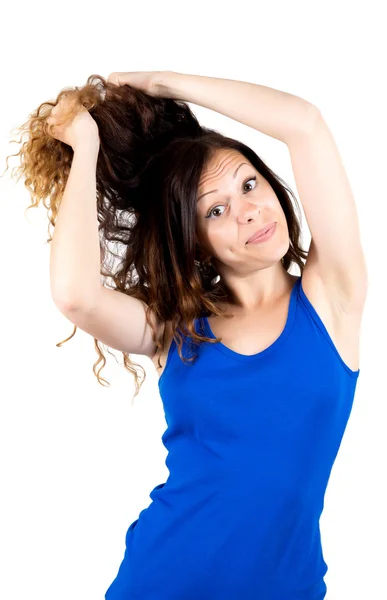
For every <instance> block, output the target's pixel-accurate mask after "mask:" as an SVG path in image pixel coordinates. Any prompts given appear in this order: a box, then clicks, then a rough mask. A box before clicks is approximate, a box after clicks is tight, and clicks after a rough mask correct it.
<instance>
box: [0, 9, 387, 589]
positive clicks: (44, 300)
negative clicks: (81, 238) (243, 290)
mask: <svg viewBox="0 0 387 600" xmlns="http://www.w3.org/2000/svg"><path fill="white" fill-rule="evenodd" d="M2 11H3V14H2V16H1V17H2V18H1V23H2V25H1V36H0V50H1V53H0V56H1V57H2V60H1V80H0V81H1V111H0V144H1V148H0V154H1V155H0V158H1V165H0V170H1V173H3V171H4V169H5V167H6V163H5V157H6V156H7V155H9V154H14V153H16V152H18V150H19V145H18V144H10V141H11V139H15V136H14V135H12V134H11V130H12V129H13V128H14V127H17V126H20V125H21V124H22V123H24V122H25V121H26V120H27V119H28V115H29V114H30V112H32V110H34V109H35V108H37V106H38V105H39V104H40V103H42V102H43V101H48V100H53V99H55V97H56V96H57V94H58V93H59V91H60V90H61V89H63V88H64V87H68V86H75V85H76V86H82V85H84V84H85V83H86V79H87V77H88V76H89V75H91V74H94V73H95V74H101V75H103V76H104V77H107V76H108V75H109V74H110V73H111V72H113V71H157V70H171V71H178V72H181V73H191V74H197V75H206V76H213V77H224V78H227V79H239V80H244V81H250V82H252V83H259V84H263V85H266V86H270V87H274V88H277V89H281V90H284V91H287V92H290V93H293V94H296V95H298V96H301V97H304V98H305V99H307V100H308V101H310V102H312V103H314V104H316V105H317V106H318V107H319V108H320V110H321V111H322V114H323V116H324V118H325V120H326V121H327V123H328V124H329V127H330V129H331V131H332V133H333V134H334V137H335V140H336V143H337V145H338V147H339V150H340V153H341V156H342V159H343V162H344V165H345V168H346V170H347V173H348V176H349V179H350V181H351V185H352V189H353V192H354V195H355V199H356V203H357V208H358V214H359V220H360V226H361V234H362V241H363V247H364V251H365V253H366V259H367V264H368V271H369V282H370V284H369V293H368V298H367V305H366V308H365V311H364V317H363V324H362V335H361V358H360V369H361V372H360V376H359V380H358V385H357V391H356V395H355V400H354V406H353V410H352V414H351V417H350V420H349V423H348V426H347V430H346V432H345V435H344V438H343V441H342V445H341V448H340V451H339V455H338V457H337V459H336V462H335V464H334V467H333V470H332V473H331V478H330V481H329V485H328V489H327V493H326V497H325V509H324V512H323V515H322V518H321V532H322V540H323V549H324V557H325V560H326V562H327V564H328V573H327V574H326V576H325V581H326V583H327V586H328V594H327V599H328V600H347V599H348V600H349V599H351V600H354V599H358V598H359V599H362V600H364V599H365V598H366V599H367V600H371V599H372V600H379V599H380V600H382V599H384V598H387V581H386V576H385V566H386V559H387V551H386V545H385V539H386V536H387V528H386V505H387V497H386V492H385V489H386V464H385V459H384V458H383V457H385V456H386V455H387V452H386V434H385V431H386V418H385V417H386V401H387V392H386V379H385V377H386V360H387V352H386V343H385V341H386V336H387V327H386V282H385V279H386V263H385V261H386V256H385V255H386V240H387V235H386V219H387V210H386V204H387V198H386V186H385V173H386V159H387V155H386V150H385V148H386V137H387V124H386V107H387V103H386V86H385V74H386V64H385V59H384V61H383V60H382V56H386V55H387V47H386V46H387V44H386V35H385V28H386V20H385V17H383V18H382V14H383V13H384V7H383V3H382V2H380V1H376V0H372V1H368V2H366V3H352V2H349V1H348V2H332V1H331V2H326V1H324V2H294V1H293V2H270V3H268V2H265V3H259V2H255V3H249V2H243V1H239V2H236V3H232V4H230V5H228V4H227V3H224V2H203V3H198V2H193V3H190V4H185V3H182V2H174V3H172V2H169V3H168V2H161V3H154V4H153V5H152V4H151V3H149V2H147V3H144V4H143V5H141V4H140V3H139V2H135V3H128V2H122V3H120V2H114V1H109V2H108V3H101V4H97V3H93V4H90V5H88V4H86V3H80V2H77V3H71V2H66V3H54V4H53V3H48V2H47V3H46V2H41V1H39V0H38V1H36V2H33V3H30V4H27V3H25V4H24V5H23V4H20V3H16V4H14V5H12V6H11V5H10V4H9V3H7V5H6V6H5V7H4V6H3V8H2ZM190 106H191V108H192V109H193V110H194V112H195V114H196V115H197V117H198V119H199V121H200V122H201V123H202V124H203V125H205V126H209V127H213V128H215V129H218V130H220V131H222V132H223V133H225V134H226V135H229V136H231V137H235V138H237V139H240V140H242V141H244V142H245V143H247V144H248V145H250V146H251V147H252V148H253V149H254V150H255V151H256V152H257V153H258V155H260V156H261V157H262V159H263V160H265V161H267V163H268V164H269V166H270V167H271V168H272V169H273V170H274V171H275V172H277V173H278V174H279V175H280V176H281V177H282V178H283V179H285V181H286V182H287V183H288V184H290V185H291V187H292V189H293V191H294V192H295V193H296V194H297V191H296V188H295V183H294V178H293V174H292V170H291V164H290V158H289V154H288V151H287V148H286V146H285V145H284V144H283V143H281V142H279V141H278V140H275V139H272V138H269V137H268V136H265V135H264V134H262V133H260V132H257V131H255V130H253V129H251V128H248V127H247V126H244V125H242V124H240V123H237V122H235V121H232V120H231V119H228V118H226V117H225V116H222V115H220V114H217V113H215V112H213V111H210V110H207V109H204V108H202V107H199V106H197V105H193V104H191V105H190ZM9 164H10V168H11V167H12V166H16V165H17V164H18V159H17V158H11V159H10V161H9ZM0 194H1V196H0V211H1V212H0V219H1V230H0V231H1V233H0V243H1V257H2V276H1V283H0V285H1V362H0V365H1V366H0V369H1V384H2V385H1V403H0V411H1V413H0V444H1V445H0V456H1V471H0V476H1V490H2V491H1V510H0V527H1V535H0V554H1V556H0V564H1V575H0V597H1V598H4V599H5V598H6V599H7V600H21V599H23V600H24V599H25V598H28V599H29V600H35V599H39V600H52V599H53V598H55V600H69V599H70V598H71V600H102V599H103V598H104V593H105V591H106V589H107V588H108V586H109V585H110V583H111V582H112V580H113V579H114V577H115V575H116V573H117V570H118V567H119V564H120V562H121V560H122V558H123V553H124V538H125V534H126V530H127V528H128V526H129V524H130V523H131V522H132V521H134V520H135V519H136V518H137V517H138V514H139V512H140V511H141V510H142V509H143V508H145V507H146V506H148V504H149V502H150V498H149V492H150V491H151V490H152V488H153V487H154V486H156V485H157V484H159V483H162V482H164V481H165V480H166V478H167V477H168V471H167V468H166V465H165V458H166V450H165V448H164V447H163V445H162V443H161V435H162V434H163V432H164V431H165V428H166V424H165V421H164V415H163V408H162V403H161V399H160V397H159V393H158V387H157V378H156V373H155V370H154V367H153V365H152V363H151V361H150V360H149V359H148V358H145V357H142V356H137V355H132V357H133V359H134V360H135V361H136V362H139V363H140V364H142V365H143V366H144V367H145V369H146V371H147V380H146V382H145V383H144V385H143V387H142V390H141V393H140V396H138V397H137V398H136V400H135V404H134V407H132V406H131V403H130V399H131V397H132V394H133V389H134V388H133V382H134V380H133V378H132V376H131V375H130V374H129V373H127V371H126V370H125V369H124V368H123V366H122V355H121V353H119V352H117V351H115V352H114V354H115V355H116V357H117V360H118V363H116V361H115V360H114V359H113V357H112V356H111V355H109V354H107V360H108V362H107V365H106V367H105V368H104V370H103V372H102V376H103V377H105V378H107V379H108V380H109V381H110V383H111V386H110V388H103V387H101V386H100V385H99V384H98V382H97V380H96V378H95V376H94V374H93V372H92V365H93V364H94V363H95V361H96V359H97V354H96V351H95V349H94V342H93V338H92V337H91V336H90V335H88V334H86V333H85V332H83V331H82V330H80V329H78V331H77V333H76V335H75V336H74V337H73V338H72V339H71V340H70V341H69V342H67V343H66V344H64V345H63V347H61V348H57V347H56V346H55V344H56V343H58V342H60V341H62V340H64V339H65V338H66V337H68V336H69V335H70V334H71V333H72V331H73V325H72V324H71V323H70V322H69V321H68V320H67V319H66V318H65V317H64V316H63V315H62V314H61V313H60V312H59V311H58V309H57V308H56V306H55V305H54V303H53V300H52V298H51V295H50V282H49V245H48V244H46V239H47V224H48V221H47V213H46V210H45V209H44V208H43V207H42V206H41V207H40V208H39V209H38V210H35V211H34V210H30V211H28V216H27V217H24V214H23V211H24V210H25V208H26V207H27V205H28V204H29V203H30V196H29V194H28V191H27V190H26V188H25V187H24V185H23V182H22V181H20V182H19V183H16V182H15V181H14V180H11V179H10V177H9V171H8V172H7V175H6V176H5V177H3V178H2V179H0ZM303 229H304V247H306V248H308V246H309V242H310V234H309V231H308V228H307V224H306V221H305V217H304V213H303ZM293 272H294V273H297V271H293ZM297 274H298V273H297ZM283 600H286V599H285V598H284V599H283Z"/></svg>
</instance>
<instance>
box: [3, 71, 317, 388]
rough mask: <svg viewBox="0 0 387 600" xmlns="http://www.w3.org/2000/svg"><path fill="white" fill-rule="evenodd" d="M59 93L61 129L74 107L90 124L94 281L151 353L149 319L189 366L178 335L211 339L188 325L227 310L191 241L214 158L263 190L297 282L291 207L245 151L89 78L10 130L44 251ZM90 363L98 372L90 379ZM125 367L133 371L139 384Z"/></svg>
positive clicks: (55, 184) (64, 149)
mask: <svg viewBox="0 0 387 600" xmlns="http://www.w3.org/2000/svg"><path fill="white" fill-rule="evenodd" d="M64 94H66V95H71V96H73V97H74V100H75V104H74V105H73V106H74V109H73V110H72V111H70V112H69V113H68V115H66V119H67V118H68V119H69V120H71V119H72V118H73V116H74V115H75V112H76V111H77V110H78V108H79V106H84V107H85V108H86V109H87V110H88V111H89V112H90V114H91V115H92V117H93V118H94V119H95V121H96V123H97V125H98V130H99V137H100V151H99V155H98V161H97V169H96V183H97V186H96V188H97V199H96V201H97V212H98V222H99V232H100V246H101V275H102V276H103V278H104V282H106V279H107V278H111V279H112V281H113V284H114V285H113V289H115V290H117V291H120V292H122V293H124V294H128V295H129V296H133V297H135V298H138V299H139V300H141V301H143V302H144V303H145V304H146V305H147V307H148V308H147V310H146V318H147V322H148V324H149V325H150V326H151V327H152V331H153V340H154V342H155V343H156V345H157V348H158V350H159V351H160V352H162V351H163V347H164V346H163V344H164V342H163V341H161V340H160V339H156V337H157V331H156V328H155V327H154V326H153V324H152V322H151V320H150V317H149V315H150V311H153V313H154V315H155V316H156V318H157V322H164V323H165V322H166V321H171V325H172V330H173V334H174V338H175V341H176V343H177V345H178V352H179V356H180V358H181V359H182V360H183V362H185V360H187V361H188V362H191V361H193V360H194V359H195V357H192V358H189V359H187V358H186V357H183V356H182V351H181V348H182V338H181V336H180V334H179V331H178V330H179V329H180V330H181V331H182V332H183V333H184V335H187V334H188V335H189V336H190V338H191V339H192V340H193V343H194V345H197V344H198V343H200V342H203V341H206V342H210V343H216V342H218V341H219V340H220V338H216V339H213V338H208V337H205V336H204V335H203V336H202V335H200V334H199V335H198V334H197V333H196V331H195V329H194V319H195V318H197V317H198V316H200V315H206V316H208V315H210V314H215V315H220V314H224V313H223V312H222V310H221V309H220V307H219V306H218V305H217V303H218V302H219V301H222V302H223V301H226V302H227V301H228V300H229V299H230V297H231V290H230V289H228V287H227V285H226V283H225V282H224V281H223V280H222V279H220V280H219V281H218V282H217V283H215V284H214V282H213V280H214V278H216V275H217V273H216V271H215V270H214V267H213V266H212V265H211V264H209V262H208V259H209V258H211V257H209V256H207V255H206V253H205V252H204V251H203V249H202V248H201V247H200V244H199V243H198V240H197V236H196V210H197V206H196V202H197V190H198V188H199V180H200V177H201V174H202V172H203V170H204V169H205V167H206V165H207V164H208V163H209V161H210V160H211V158H212V156H213V154H214V152H216V150H217V149H221V148H226V149H233V150H236V151H237V152H240V153H241V154H242V155H243V156H245V157H246V158H247V159H248V160H249V161H250V163H251V164H252V165H253V166H254V167H255V169H257V171H258V172H259V173H260V174H261V175H262V176H263V177H264V178H265V179H266V180H267V181H268V183H269V184H270V185H271V187H272V189H273V190H274V192H275V194H276V195H277V198H278V200H279V202H280V204H281V206H282V209H283V211H284V214H285V217H286V221H287V225H288V230H289V238H290V245H289V249H288V251H287V253H286V254H285V256H284V257H283V258H282V259H281V262H282V265H283V268H284V269H285V270H286V271H288V270H289V267H290V266H291V263H292V262H294V263H296V264H297V265H298V267H299V268H300V270H301V273H302V271H303V267H304V262H303V260H305V259H306V257H307V255H308V253H307V252H306V251H305V250H303V248H302V246H301V241H300V236H301V227H300V221H299V218H300V210H299V206H298V203H297V198H296V197H295V195H294V194H293V192H292V191H291V190H290V189H289V188H288V187H287V186H286V184H285V183H284V182H283V180H282V179H281V178H280V177H279V176H278V175H276V174H275V173H274V172H273V171H272V170H271V169H270V168H269V167H268V166H267V165H265V163H264V162H263V161H262V160H261V159H260V158H259V157H258V155H257V154H256V153H255V152H254V151H253V150H251V149H250V148H249V147H248V146H246V145H245V144H243V143H242V142H240V141H237V140H234V139H232V138H229V137H226V136H224V135H222V134H221V133H219V132H218V131H216V130H213V129H209V128H206V127H203V126H201V125H200V124H199V122H198V120H197V119H196V117H195V115H194V114H193V113H192V112H191V110H190V108H189V106H188V104H186V103H185V102H183V101H180V100H173V99H170V98H158V97H153V96H150V95H148V94H146V93H144V92H142V91H141V90H139V89H136V88H133V87H131V86H129V85H123V86H116V85H114V84H112V83H110V82H107V81H106V80H105V79H104V78H103V77H101V76H99V75H92V76H90V77H89V78H88V80H87V83H86V85H85V86H84V87H82V88H77V87H75V88H66V89H65V90H63V91H62V92H60V93H59V95H58V97H57V99H56V101H55V102H44V103H42V104H41V105H40V106H39V107H38V109H37V110H36V111H35V112H33V113H32V114H31V115H30V118H29V120H28V121H27V122H26V123H24V124H23V125H22V126H21V127H20V128H19V129H18V130H19V131H20V132H22V131H24V132H27V133H28V134H29V136H28V139H27V140H26V141H24V142H23V144H22V146H21V149H20V150H19V152H18V153H17V154H14V155H11V156H18V155H20V159H21V160H20V163H21V164H20V166H19V167H17V168H16V167H14V169H16V172H17V174H18V179H20V177H21V176H23V178H24V185H25V186H26V187H27V189H28V191H29V193H30V195H31V198H32V204H30V205H29V206H28V207H27V209H26V210H28V209H30V208H32V207H37V206H38V204H39V202H40V201H42V203H43V205H44V206H45V208H47V211H48V219H49V224H48V234H49V239H48V240H47V242H48V243H49V242H51V241H52V237H51V234H50V226H52V227H55V220H56V217H57V214H58V210H59V206H60V200H61V197H62V195H63V192H64V189H65V186H66V182H67V178H68V176H69V172H70V167H71V162H72V157H73V150H72V148H71V146H69V145H67V144H64V143H62V142H61V141H59V140H57V139H55V138H53V137H52V136H50V135H49V134H48V132H47V123H46V118H47V117H48V115H49V114H50V112H51V110H52V107H54V106H56V105H57V103H58V102H59V100H60V99H61V97H62V96H63V95H64ZM77 105H78V108H77ZM19 143H21V141H20V140H19ZM7 169H8V157H7ZM14 169H13V170H12V177H13V176H14V174H13V171H14ZM291 198H293V201H294V206H295V207H296V208H297V211H298V216H297V215H296V213H295V210H294V207H293V203H292V199H291ZM47 199H48V202H47ZM108 242H116V243H120V244H122V253H120V254H115V253H114V252H113V251H111V250H109V248H108ZM112 257H116V258H119V264H118V266H116V267H113V265H112V264H109V258H110V259H111V258H112ZM110 263H111V261H110ZM109 287H110V286H109ZM76 329H77V327H76V326H75V327H74V331H73V333H72V334H71V336H69V337H68V338H66V339H65V340H63V342H60V343H59V344H57V346H59V345H60V344H62V343H64V342H66V341H68V340H69V339H71V337H73V335H74V334H75V332H76ZM94 344H95V348H96V350H97V353H98V355H99V358H98V360H97V362H96V363H95V364H94V365H93V371H94V374H95V375H96V377H97V380H98V382H99V383H100V384H101V385H104V383H105V384H107V385H110V384H109V382H107V381H106V380H105V379H102V380H101V379H100V377H99V373H100V371H101V370H102V368H103V367H104V366H105V364H106V359H105V357H104V354H103V352H102V351H101V348H100V346H99V342H98V340H97V339H96V338H94ZM108 351H109V350H108ZM109 353H110V352H109ZM122 354H123V357H124V367H125V368H126V369H127V370H128V371H129V372H131V373H132V374H133V375H134V377H135V385H136V391H135V394H134V396H133V399H134V397H135V396H136V395H137V394H138V393H139V391H140V388H141V385H142V383H143V382H144V381H145V377H146V373H145V371H144V369H143V367H142V366H141V365H138V364H136V363H132V362H131V360H130V358H129V356H130V355H126V354H125V353H122ZM184 358H185V360H184ZM100 362H102V366H100V368H99V370H98V371H97V370H96V368H97V366H98V365H99V363H100ZM159 366H160V359H159ZM134 367H139V368H140V369H142V371H143V374H144V378H143V379H142V380H141V383H140V384H139V381H138V380H139V378H138V373H137V371H136V369H135V368H134ZM103 382H104V383H103ZM133 399H132V400H133Z"/></svg>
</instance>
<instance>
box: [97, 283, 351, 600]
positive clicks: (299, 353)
mask: <svg viewBox="0 0 387 600" xmlns="http://www.w3.org/2000/svg"><path fill="white" fill-rule="evenodd" d="M200 325H204V327H205V330H206V332H207V334H208V337H212V338H214V337H215V336H214V334H213V333H212V332H211V330H210V328H209V323H208V320H207V319H206V318H205V317H201V318H200V319H197V320H196V321H195V327H196V328H198V327H199V326H200ZM197 331H198V329H197ZM184 341H185V343H184V346H183V353H184V355H185V356H187V357H189V356H191V355H192V353H191V351H190V348H189V342H190V340H189V339H188V338H185V340H184ZM197 351H198V359H197V360H196V362H194V363H193V364H191V365H184V364H183V363H182V361H181V360H180V358H179V356H178V352H177V348H176V344H175V342H174V341H172V344H171V347H170V349H169V354H168V358H167V364H166V367H165V370H164V372H163V373H162V376H161V378H160V380H159V390H160V395H161V398H162V402H163V406H164V411H165V418H166V423H167V426H168V427H167V429H166V431H165V432H164V434H163V436H162V441H163V444H164V446H165V447H166V449H167V450H168V455H167V459H166V465H167V467H168V470H169V476H168V479H167V481H166V482H165V483H162V484H160V485H157V486H156V487H155V488H154V489H153V490H152V492H151V493H150V498H151V500H152V502H151V503H150V505H149V506H148V507H147V508H145V509H144V510H142V511H141V512H140V514H139V518H138V519H136V520H135V521H134V522H133V523H132V524H131V525H130V527H129V529H128V531H127V534H126V538H125V542H126V549H125V554H124V558H123V560H122V563H121V565H120V567H119V570H118V573H117V576H116V578H115V579H114V581H113V582H112V584H111V585H110V587H109V588H108V590H107V592H106V595H105V598H106V600H140V599H141V600H217V599H222V600H253V599H254V600H321V599H323V598H324V597H325V595H326V590H327V588H326V584H325V582H324V575H325V573H326V572H327V569H328V567H327V564H326V562H325V561H324V557H323V552H322V546H321V536H320V526H319V519H320V515H321V512H322V510H323V506H324V495H325V490H326V486H327V483H328V480H329V477H330V472H331V469H332V466H333V463H334V461H335V458H336V455H337V452H338V450H339V447H340V444H341V440H342V437H343V434H344V431H345V428H346V424H347V421H348V418H349V415H350V412H351V409H352V404H353V398H354V394H355V389H356V384H357V378H358V375H359V373H360V369H359V370H358V371H352V370H351V369H350V368H349V367H348V366H347V365H346V364H345V363H344V361H343V360H342V359H341V357H340V355H339V353H338V351H337V349H336V348H335V346H334V344H333V341H332V340H331V338H330V336H329V334H328V332H327V330H326V328H325V326H324V324H323V323H322V321H321V319H320V318H319V316H318V314H317V312H316V311H315V309H314V308H313V306H312V304H311V303H310V301H309V300H308V298H307V297H306V295H305V293H304V290H303V288H302V281H301V277H299V278H298V279H297V280H296V283H295V285H294V287H293V289H292V293H291V298H290V303H289V310H288V317H287V322H286V326H285V328H284V330H283V331H282V333H281V335H280V336H279V337H278V338H277V340H276V341H275V342H274V343H273V344H272V345H271V346H269V347H268V348H266V349H265V350H263V351H262V352H259V353H258V354H255V355H252V356H246V355H243V354H239V353H237V352H234V351H233V350H231V349H230V348H227V347H226V346H225V345H223V344H222V343H217V344H213V345H212V344H210V343H209V342H206V343H204V344H202V345H200V346H198V347H197Z"/></svg>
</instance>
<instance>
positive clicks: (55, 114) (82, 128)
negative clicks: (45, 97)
mask: <svg viewBox="0 0 387 600" xmlns="http://www.w3.org/2000/svg"><path fill="white" fill-rule="evenodd" d="M72 104H74V100H73V99H71V97H68V96H67V95H64V96H62V98H61V99H60V100H59V102H58V104H57V105H56V106H54V108H53V109H52V111H51V113H50V115H49V116H48V117H47V118H46V123H47V126H49V125H50V126H52V128H51V129H48V130H47V133H48V134H49V135H50V136H51V137H53V138H55V139H57V140H59V141H61V142H63V143H65V144H68V145H69V146H71V147H72V149H73V150H75V147H76V146H77V145H78V144H79V143H85V140H93V141H95V142H96V143H98V144H99V142H100V139H99V131H98V125H97V123H96V121H95V120H94V119H93V117H92V116H91V114H90V113H89V111H88V110H87V109H86V108H84V107H83V106H80V107H79V108H78V111H77V113H76V115H75V116H74V117H73V118H72V120H71V121H68V120H67V119H66V113H67V111H68V110H69V109H70V110H71V105H72ZM59 120H62V121H63V120H65V121H66V122H65V123H62V124H61V123H59V124H58V122H59Z"/></svg>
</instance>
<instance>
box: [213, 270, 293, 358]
mask: <svg viewBox="0 0 387 600" xmlns="http://www.w3.org/2000/svg"><path fill="white" fill-rule="evenodd" d="M300 283H301V276H299V277H298V278H297V279H296V281H295V283H294V284H293V287H292V291H291V293H290V299H289V305H288V314H287V319H286V323H285V327H284V328H283V330H282V332H281V333H280V335H279V336H278V338H277V339H276V340H274V342H273V343H272V344H271V345H270V346H268V347H267V348H264V349H263V350H261V351H260V352H257V353H256V354H241V353H240V352H236V351H235V350H232V349H231V348H229V347H228V346H225V344H223V343H222V342H216V344H211V345H212V346H213V347H214V348H215V349H216V350H219V352H222V353H223V354H226V355H227V356H231V357H232V358H235V359H236V360H241V361H251V360H257V359H261V358H264V357H265V356H266V355H267V354H269V352H272V351H273V350H275V349H276V348H277V347H278V346H279V345H280V344H282V343H283V342H284V341H285V339H286V338H287V336H288V335H289V333H290V331H291V329H292V326H293V323H294V317H295V312H296V290H297V288H299V286H300ZM201 319H202V320H203V324H204V329H205V331H206V334H207V336H208V337H210V338H213V339H216V335H215V334H214V332H213V331H212V329H211V327H210V324H209V322H208V319H207V317H205V316H203V317H201ZM207 344H208V342H207Z"/></svg>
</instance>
